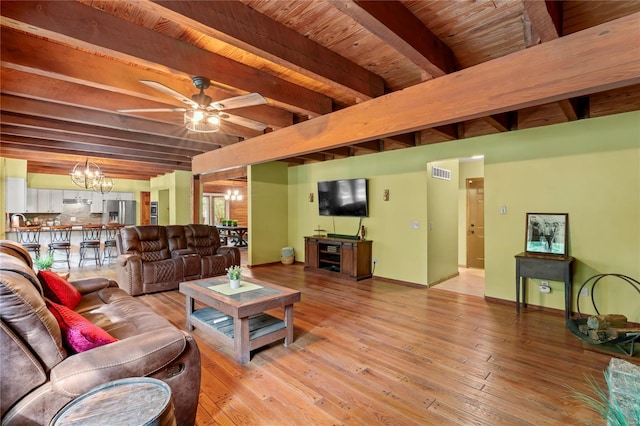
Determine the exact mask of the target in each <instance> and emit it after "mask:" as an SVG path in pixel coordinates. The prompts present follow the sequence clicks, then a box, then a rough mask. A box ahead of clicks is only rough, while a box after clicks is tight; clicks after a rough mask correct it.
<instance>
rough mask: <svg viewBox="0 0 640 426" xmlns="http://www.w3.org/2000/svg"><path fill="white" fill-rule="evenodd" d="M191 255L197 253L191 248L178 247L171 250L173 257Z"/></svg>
mask: <svg viewBox="0 0 640 426" xmlns="http://www.w3.org/2000/svg"><path fill="white" fill-rule="evenodd" d="M190 255H197V253H196V252H195V251H194V250H191V249H176V250H172V251H171V258H172V259H177V258H179V257H182V256H190Z"/></svg>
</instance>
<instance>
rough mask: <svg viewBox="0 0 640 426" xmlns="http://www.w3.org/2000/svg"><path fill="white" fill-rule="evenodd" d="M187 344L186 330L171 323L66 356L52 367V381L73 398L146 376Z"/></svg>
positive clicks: (160, 366) (160, 367) (167, 361)
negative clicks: (170, 324)
mask: <svg viewBox="0 0 640 426" xmlns="http://www.w3.org/2000/svg"><path fill="white" fill-rule="evenodd" d="M186 345H187V341H186V336H185V333H183V332H182V331H180V330H179V329H177V328H173V327H167V328H163V329H160V330H154V331H149V332H146V333H142V334H140V335H137V336H132V337H128V338H126V339H123V340H119V341H117V342H114V343H110V344H108V345H105V346H101V347H98V348H95V349H91V350H89V351H86V352H82V353H79V354H75V355H71V356H69V357H67V358H66V359H65V360H64V361H62V362H61V363H59V364H58V365H56V366H55V367H54V368H53V369H52V370H51V374H50V377H51V384H52V386H53V388H54V389H55V390H56V392H58V393H60V394H63V395H67V396H70V397H73V398H75V397H78V396H79V395H82V394H83V393H85V392H87V391H88V390H90V389H92V388H94V387H96V386H98V385H101V384H103V383H107V382H110V381H112V380H117V379H123V378H127V377H142V376H148V375H150V374H152V373H154V372H156V371H158V370H160V369H162V368H163V367H164V366H166V365H168V364H169V363H171V362H172V361H173V360H174V359H176V358H177V357H179V356H180V355H181V354H182V353H183V352H184V350H185V347H186Z"/></svg>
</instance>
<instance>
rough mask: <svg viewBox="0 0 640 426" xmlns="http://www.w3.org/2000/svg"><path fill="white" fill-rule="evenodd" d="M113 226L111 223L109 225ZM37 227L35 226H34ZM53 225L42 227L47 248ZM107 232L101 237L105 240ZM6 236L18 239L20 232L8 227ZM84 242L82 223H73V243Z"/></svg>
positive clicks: (42, 242)
mask: <svg viewBox="0 0 640 426" xmlns="http://www.w3.org/2000/svg"><path fill="white" fill-rule="evenodd" d="M95 225H100V224H87V226H95ZM109 226H111V225H109ZM32 228H35V227H32ZM50 229H51V227H49V226H41V227H40V245H41V246H43V247H44V248H45V249H46V247H47V246H48V245H49V242H51V235H50V233H49V231H50ZM104 236H105V232H104V231H103V232H102V237H101V239H102V240H103V241H104ZM5 238H7V239H9V240H13V241H18V232H17V231H16V229H15V228H7V230H6V231H5ZM81 242H82V225H72V226H71V245H72V246H79V245H80V243H81Z"/></svg>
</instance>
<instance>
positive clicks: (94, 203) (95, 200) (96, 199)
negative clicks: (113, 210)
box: [91, 191, 102, 213]
mask: <svg viewBox="0 0 640 426" xmlns="http://www.w3.org/2000/svg"><path fill="white" fill-rule="evenodd" d="M91 213H102V194H101V193H100V192H95V191H94V192H93V194H92V200H91Z"/></svg>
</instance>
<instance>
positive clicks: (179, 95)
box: [140, 80, 198, 108]
mask: <svg viewBox="0 0 640 426" xmlns="http://www.w3.org/2000/svg"><path fill="white" fill-rule="evenodd" d="M140 83H143V84H146V85H147V86H149V87H153V88H154V89H156V90H159V91H161V92H162V93H166V94H167V95H169V96H172V97H174V98H176V99H177V100H179V101H180V102H182V103H185V104H187V105H189V106H190V107H191V108H198V104H197V103H195V102H194V101H192V100H191V99H190V98H189V97H187V96H185V95H183V94H182V93H180V92H176V91H175V90H173V89H172V88H170V87H167V86H165V85H164V84H161V83H158V82H157V81H151V80H140Z"/></svg>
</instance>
